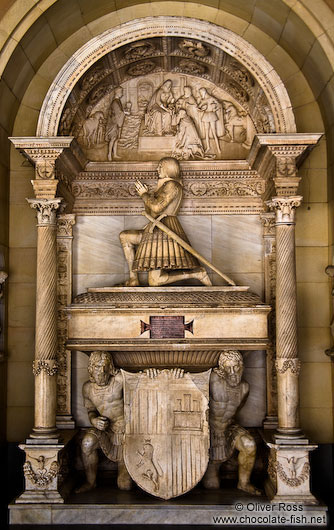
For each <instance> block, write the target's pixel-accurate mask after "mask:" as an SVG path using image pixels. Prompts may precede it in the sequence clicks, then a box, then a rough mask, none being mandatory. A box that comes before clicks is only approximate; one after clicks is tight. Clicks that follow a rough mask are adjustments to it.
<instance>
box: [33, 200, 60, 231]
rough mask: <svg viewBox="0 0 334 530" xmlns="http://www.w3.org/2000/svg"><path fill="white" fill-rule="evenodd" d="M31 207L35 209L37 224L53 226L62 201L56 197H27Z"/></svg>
mask: <svg viewBox="0 0 334 530" xmlns="http://www.w3.org/2000/svg"><path fill="white" fill-rule="evenodd" d="M27 201H28V203H29V205H30V207H31V208H33V209H35V210H37V222H38V226H55V224H56V216H57V210H58V209H59V207H60V203H61V202H62V199H61V198H58V199H27Z"/></svg>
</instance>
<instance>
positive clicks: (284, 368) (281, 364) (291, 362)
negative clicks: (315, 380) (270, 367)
mask: <svg viewBox="0 0 334 530" xmlns="http://www.w3.org/2000/svg"><path fill="white" fill-rule="evenodd" d="M275 366H276V371H277V373H279V374H285V373H286V372H288V371H290V373H291V374H294V375H299V372H300V367H301V362H300V360H299V359H277V360H276V363H275Z"/></svg>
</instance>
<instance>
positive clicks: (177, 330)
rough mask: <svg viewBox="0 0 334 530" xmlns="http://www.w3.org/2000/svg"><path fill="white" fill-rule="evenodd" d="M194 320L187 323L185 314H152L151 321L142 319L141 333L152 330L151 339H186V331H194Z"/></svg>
mask: <svg viewBox="0 0 334 530" xmlns="http://www.w3.org/2000/svg"><path fill="white" fill-rule="evenodd" d="M193 322H194V321H193V320H192V321H191V322H188V323H187V324H185V322H184V316H151V317H150V323H149V324H146V322H143V321H142V320H141V321H140V326H141V333H144V331H147V330H149V331H150V338H151V339H184V336H185V335H184V332H185V331H190V333H193Z"/></svg>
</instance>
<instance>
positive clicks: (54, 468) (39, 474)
mask: <svg viewBox="0 0 334 530" xmlns="http://www.w3.org/2000/svg"><path fill="white" fill-rule="evenodd" d="M54 457H55V455H54V456H53V457H51V458H45V457H44V456H43V455H41V456H39V457H38V458H37V459H36V458H33V457H32V456H30V457H29V458H33V459H34V460H36V461H37V469H36V471H34V470H33V468H32V465H31V462H30V461H29V460H27V462H26V463H25V464H24V466H23V471H24V476H25V478H26V479H28V480H30V482H31V483H32V484H34V486H37V487H39V488H46V487H47V486H48V485H49V484H50V483H51V482H52V481H53V479H55V478H56V476H57V475H58V472H59V464H58V462H56V461H53V462H51V464H50V467H49V469H47V468H46V465H47V464H48V461H49V460H52V458H54Z"/></svg>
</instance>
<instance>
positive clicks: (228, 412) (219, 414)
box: [203, 350, 261, 495]
mask: <svg viewBox="0 0 334 530" xmlns="http://www.w3.org/2000/svg"><path fill="white" fill-rule="evenodd" d="M243 366H244V365H243V359H242V355H241V354H240V352H239V351H234V350H232V351H223V352H222V353H221V354H220V356H219V359H218V367H217V368H214V369H213V371H212V373H211V376H210V403H209V408H210V432H211V444H210V462H209V466H208V469H207V471H206V473H205V476H204V479H203V480H204V486H205V487H206V488H210V489H216V488H219V485H220V484H219V482H220V481H219V468H220V464H221V463H222V462H225V461H226V460H228V459H229V458H231V456H232V454H233V453H234V451H235V450H237V451H239V454H238V489H240V490H243V491H246V492H247V493H251V494H255V495H261V492H260V490H258V489H257V488H256V487H255V486H253V485H252V484H251V482H250V476H251V473H252V470H253V467H254V463H255V456H256V443H255V440H254V438H253V437H252V436H251V435H250V434H249V432H248V431H247V430H246V429H245V428H244V427H241V426H240V425H238V424H237V423H236V421H235V415H236V413H237V411H238V410H239V409H240V408H241V407H242V406H243V405H244V403H245V401H246V399H247V397H248V393H249V384H248V383H247V381H245V380H244V379H242V374H243Z"/></svg>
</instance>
